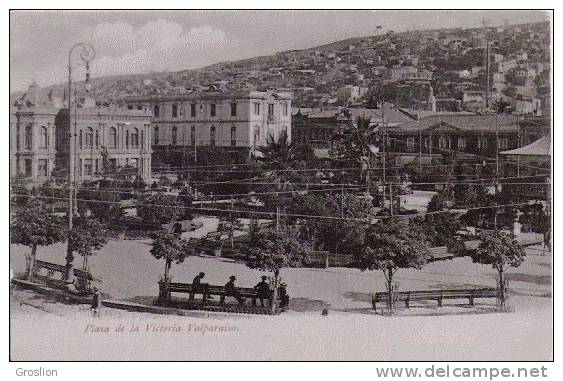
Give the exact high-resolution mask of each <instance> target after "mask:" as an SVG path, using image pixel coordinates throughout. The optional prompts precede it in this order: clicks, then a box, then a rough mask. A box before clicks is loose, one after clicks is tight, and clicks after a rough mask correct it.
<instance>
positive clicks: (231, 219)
mask: <svg viewBox="0 0 563 381" xmlns="http://www.w3.org/2000/svg"><path fill="white" fill-rule="evenodd" d="M241 228H242V224H241V223H240V221H239V219H238V218H236V217H235V216H233V215H232V214H229V215H228V216H227V217H226V218H223V219H221V221H219V229H218V231H219V232H221V233H223V232H226V233H227V234H228V235H229V239H230V241H231V248H234V247H235V241H234V237H235V230H240V229H241Z"/></svg>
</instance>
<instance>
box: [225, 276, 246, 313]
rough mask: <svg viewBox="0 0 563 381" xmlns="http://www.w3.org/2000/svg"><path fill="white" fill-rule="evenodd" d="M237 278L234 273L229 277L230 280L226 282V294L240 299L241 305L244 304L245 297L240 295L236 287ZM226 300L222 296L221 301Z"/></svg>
mask: <svg viewBox="0 0 563 381" xmlns="http://www.w3.org/2000/svg"><path fill="white" fill-rule="evenodd" d="M236 279H237V278H236V277H235V276H234V275H231V276H230V277H229V281H228V282H227V283H226V284H225V296H232V297H233V298H235V299H236V300H237V301H238V304H240V305H241V306H242V305H243V304H244V298H243V297H242V296H241V295H240V292H238V291H237V289H236V287H235V280H236ZM223 302H224V298H221V303H223Z"/></svg>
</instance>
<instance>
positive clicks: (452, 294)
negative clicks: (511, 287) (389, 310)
mask: <svg viewBox="0 0 563 381" xmlns="http://www.w3.org/2000/svg"><path fill="white" fill-rule="evenodd" d="M497 296H498V294H497V289H496V288H492V287H490V288H489V287H488V288H470V289H451V290H424V291H400V292H396V293H395V298H396V301H400V302H404V303H405V308H410V302H419V301H425V300H436V301H437V302H438V307H442V301H443V300H444V299H468V300H469V305H471V306H474V305H475V299H479V298H496V297H497ZM388 299H389V294H388V293H387V292H377V293H376V294H375V295H374V297H373V299H372V306H373V309H374V310H376V311H377V308H376V306H377V303H385V305H387V302H388Z"/></svg>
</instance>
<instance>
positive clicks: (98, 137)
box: [96, 130, 100, 148]
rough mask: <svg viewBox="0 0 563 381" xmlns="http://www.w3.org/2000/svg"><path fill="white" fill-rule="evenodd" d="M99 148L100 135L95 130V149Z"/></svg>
mask: <svg viewBox="0 0 563 381" xmlns="http://www.w3.org/2000/svg"><path fill="white" fill-rule="evenodd" d="M99 146H100V134H99V132H98V130H96V148H98V147H99Z"/></svg>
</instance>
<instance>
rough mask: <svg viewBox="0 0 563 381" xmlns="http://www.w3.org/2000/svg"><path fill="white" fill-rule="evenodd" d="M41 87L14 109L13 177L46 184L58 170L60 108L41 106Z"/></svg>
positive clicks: (11, 127)
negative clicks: (57, 115)
mask: <svg viewBox="0 0 563 381" xmlns="http://www.w3.org/2000/svg"><path fill="white" fill-rule="evenodd" d="M38 91H39V89H38V87H37V84H35V82H34V83H32V84H31V86H30V87H29V89H28V91H27V92H26V93H25V94H24V95H23V96H22V97H21V98H20V99H18V100H17V102H16V104H15V105H13V106H11V107H10V176H11V177H12V178H20V179H22V180H25V181H32V182H44V181H46V180H47V179H49V178H50V176H51V173H52V172H53V170H54V168H55V155H56V148H55V130H56V128H55V117H56V114H57V109H56V108H55V107H53V106H52V105H49V104H47V103H41V102H40V101H39V96H38Z"/></svg>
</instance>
